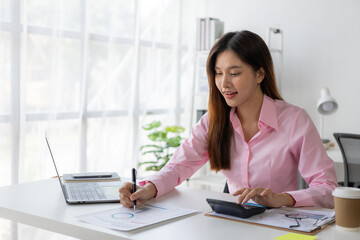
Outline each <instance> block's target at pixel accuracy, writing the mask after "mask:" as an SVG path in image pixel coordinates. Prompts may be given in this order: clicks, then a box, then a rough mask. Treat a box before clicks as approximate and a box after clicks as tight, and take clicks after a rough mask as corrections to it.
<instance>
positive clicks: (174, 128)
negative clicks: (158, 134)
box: [165, 126, 185, 133]
mask: <svg viewBox="0 0 360 240" xmlns="http://www.w3.org/2000/svg"><path fill="white" fill-rule="evenodd" d="M184 131H185V128H183V127H179V126H168V127H166V128H165V132H173V133H183V132H184Z"/></svg>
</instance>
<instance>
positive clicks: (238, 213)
mask: <svg viewBox="0 0 360 240" xmlns="http://www.w3.org/2000/svg"><path fill="white" fill-rule="evenodd" d="M206 201H207V203H208V204H209V205H210V207H211V209H212V210H213V211H214V212H216V213H220V214H225V215H230V216H234V217H240V218H248V217H251V216H253V215H256V214H260V213H263V212H265V209H266V207H264V206H261V205H257V204H252V203H244V204H237V203H235V202H227V201H223V200H218V199H211V198H207V199H206Z"/></svg>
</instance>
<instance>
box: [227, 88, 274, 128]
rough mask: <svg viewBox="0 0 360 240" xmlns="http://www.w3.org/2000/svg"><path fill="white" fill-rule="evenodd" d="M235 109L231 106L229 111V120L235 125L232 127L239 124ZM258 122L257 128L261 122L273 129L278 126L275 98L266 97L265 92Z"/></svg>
mask: <svg viewBox="0 0 360 240" xmlns="http://www.w3.org/2000/svg"><path fill="white" fill-rule="evenodd" d="M235 110H236V108H235V107H233V108H232V109H231V111H230V121H231V122H232V124H233V125H235V126H233V127H234V128H236V127H237V126H238V125H240V121H239V119H238V117H237V115H236V112H235ZM258 124H259V129H261V128H262V127H261V125H262V124H265V125H268V126H270V127H272V128H274V129H277V128H278V118H277V111H276V105H275V100H274V99H272V98H270V97H268V96H267V95H266V94H264V99H263V103H262V105H261V110H260V117H259V123H258Z"/></svg>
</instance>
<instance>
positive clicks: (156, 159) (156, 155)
mask: <svg viewBox="0 0 360 240" xmlns="http://www.w3.org/2000/svg"><path fill="white" fill-rule="evenodd" d="M142 128H143V129H144V130H145V131H150V133H149V134H148V135H147V137H148V139H150V141H152V142H153V144H147V145H143V146H141V147H140V151H141V152H142V155H149V154H150V155H152V156H153V160H144V161H143V162H140V163H139V164H138V167H140V166H144V167H145V170H146V171H159V170H160V169H161V168H162V167H164V166H165V164H166V163H167V162H168V161H169V160H170V158H171V156H172V155H173V154H174V151H175V149H176V148H177V147H179V146H180V144H181V140H182V139H183V138H182V137H181V136H180V134H181V133H183V132H184V131H185V129H184V128H183V127H180V126H166V127H165V128H161V122H160V121H153V122H151V123H149V124H146V125H144V126H143V127H142Z"/></svg>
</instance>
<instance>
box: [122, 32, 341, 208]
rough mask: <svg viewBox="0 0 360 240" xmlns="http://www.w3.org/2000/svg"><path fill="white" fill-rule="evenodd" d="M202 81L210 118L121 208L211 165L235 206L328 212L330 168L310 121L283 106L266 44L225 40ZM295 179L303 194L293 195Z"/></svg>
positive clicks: (245, 37) (249, 37)
mask: <svg viewBox="0 0 360 240" xmlns="http://www.w3.org/2000/svg"><path fill="white" fill-rule="evenodd" d="M207 75H208V80H209V92H210V95H209V110H208V114H205V115H204V116H203V117H202V118H201V120H200V121H199V122H198V123H197V124H196V126H195V127H194V128H193V129H192V134H191V136H190V137H189V138H188V139H186V141H185V142H184V143H183V144H182V145H181V146H180V147H179V148H178V149H177V151H176V152H175V154H174V155H173V157H172V159H171V160H170V161H169V163H168V164H167V165H166V166H165V167H164V168H163V169H162V170H161V171H160V172H158V173H156V174H154V175H152V176H151V177H149V178H148V179H147V180H146V181H143V182H140V185H141V186H142V187H140V188H139V190H137V191H136V192H135V193H133V194H131V184H130V183H125V184H124V185H123V186H122V187H121V188H120V190H119V192H120V201H121V203H122V204H123V205H124V206H125V207H132V206H133V201H134V200H137V204H143V203H144V202H145V201H146V200H148V199H150V198H153V197H159V196H162V195H164V194H165V193H167V192H169V191H170V190H172V189H173V188H174V187H175V186H176V185H178V184H180V183H181V182H182V181H184V180H185V179H187V178H189V177H190V176H192V175H193V174H194V173H195V172H196V171H197V170H198V169H199V168H200V167H201V166H203V165H204V164H205V163H206V162H207V161H208V160H210V167H211V169H213V170H215V171H222V172H223V174H224V175H225V176H226V177H227V178H228V186H229V191H230V193H232V194H233V195H235V196H238V195H239V198H238V203H245V202H247V201H248V200H250V199H252V200H254V201H255V202H257V203H259V204H261V205H264V206H268V207H281V206H295V207H298V206H320V207H327V208H333V198H332V195H331V192H332V190H333V189H334V188H335V187H336V186H337V183H336V175H335V169H334V164H333V161H332V160H331V159H330V158H329V157H328V156H327V154H326V151H325V149H324V147H323V145H322V142H321V139H320V136H319V134H318V132H317V130H316V128H315V126H314V124H313V122H312V121H311V119H310V117H309V116H308V114H307V113H306V112H305V111H304V110H303V109H301V108H299V107H296V106H293V105H291V104H289V103H286V102H285V101H283V100H282V98H281V96H280V94H279V92H278V90H277V87H276V81H275V76H274V68H273V63H272V59H271V55H270V52H269V49H268V48H267V46H266V44H265V42H264V41H263V40H262V39H261V38H260V37H259V36H258V35H256V34H254V33H252V32H249V31H241V32H230V33H227V34H225V35H224V36H223V37H222V38H221V39H219V41H217V43H216V44H215V45H214V46H213V48H212V49H211V51H210V54H209V57H208V61H207ZM298 171H299V172H300V173H301V175H302V177H303V178H304V180H305V181H306V182H307V184H308V185H309V188H307V189H302V190H297V179H298V178H297V173H298Z"/></svg>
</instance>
